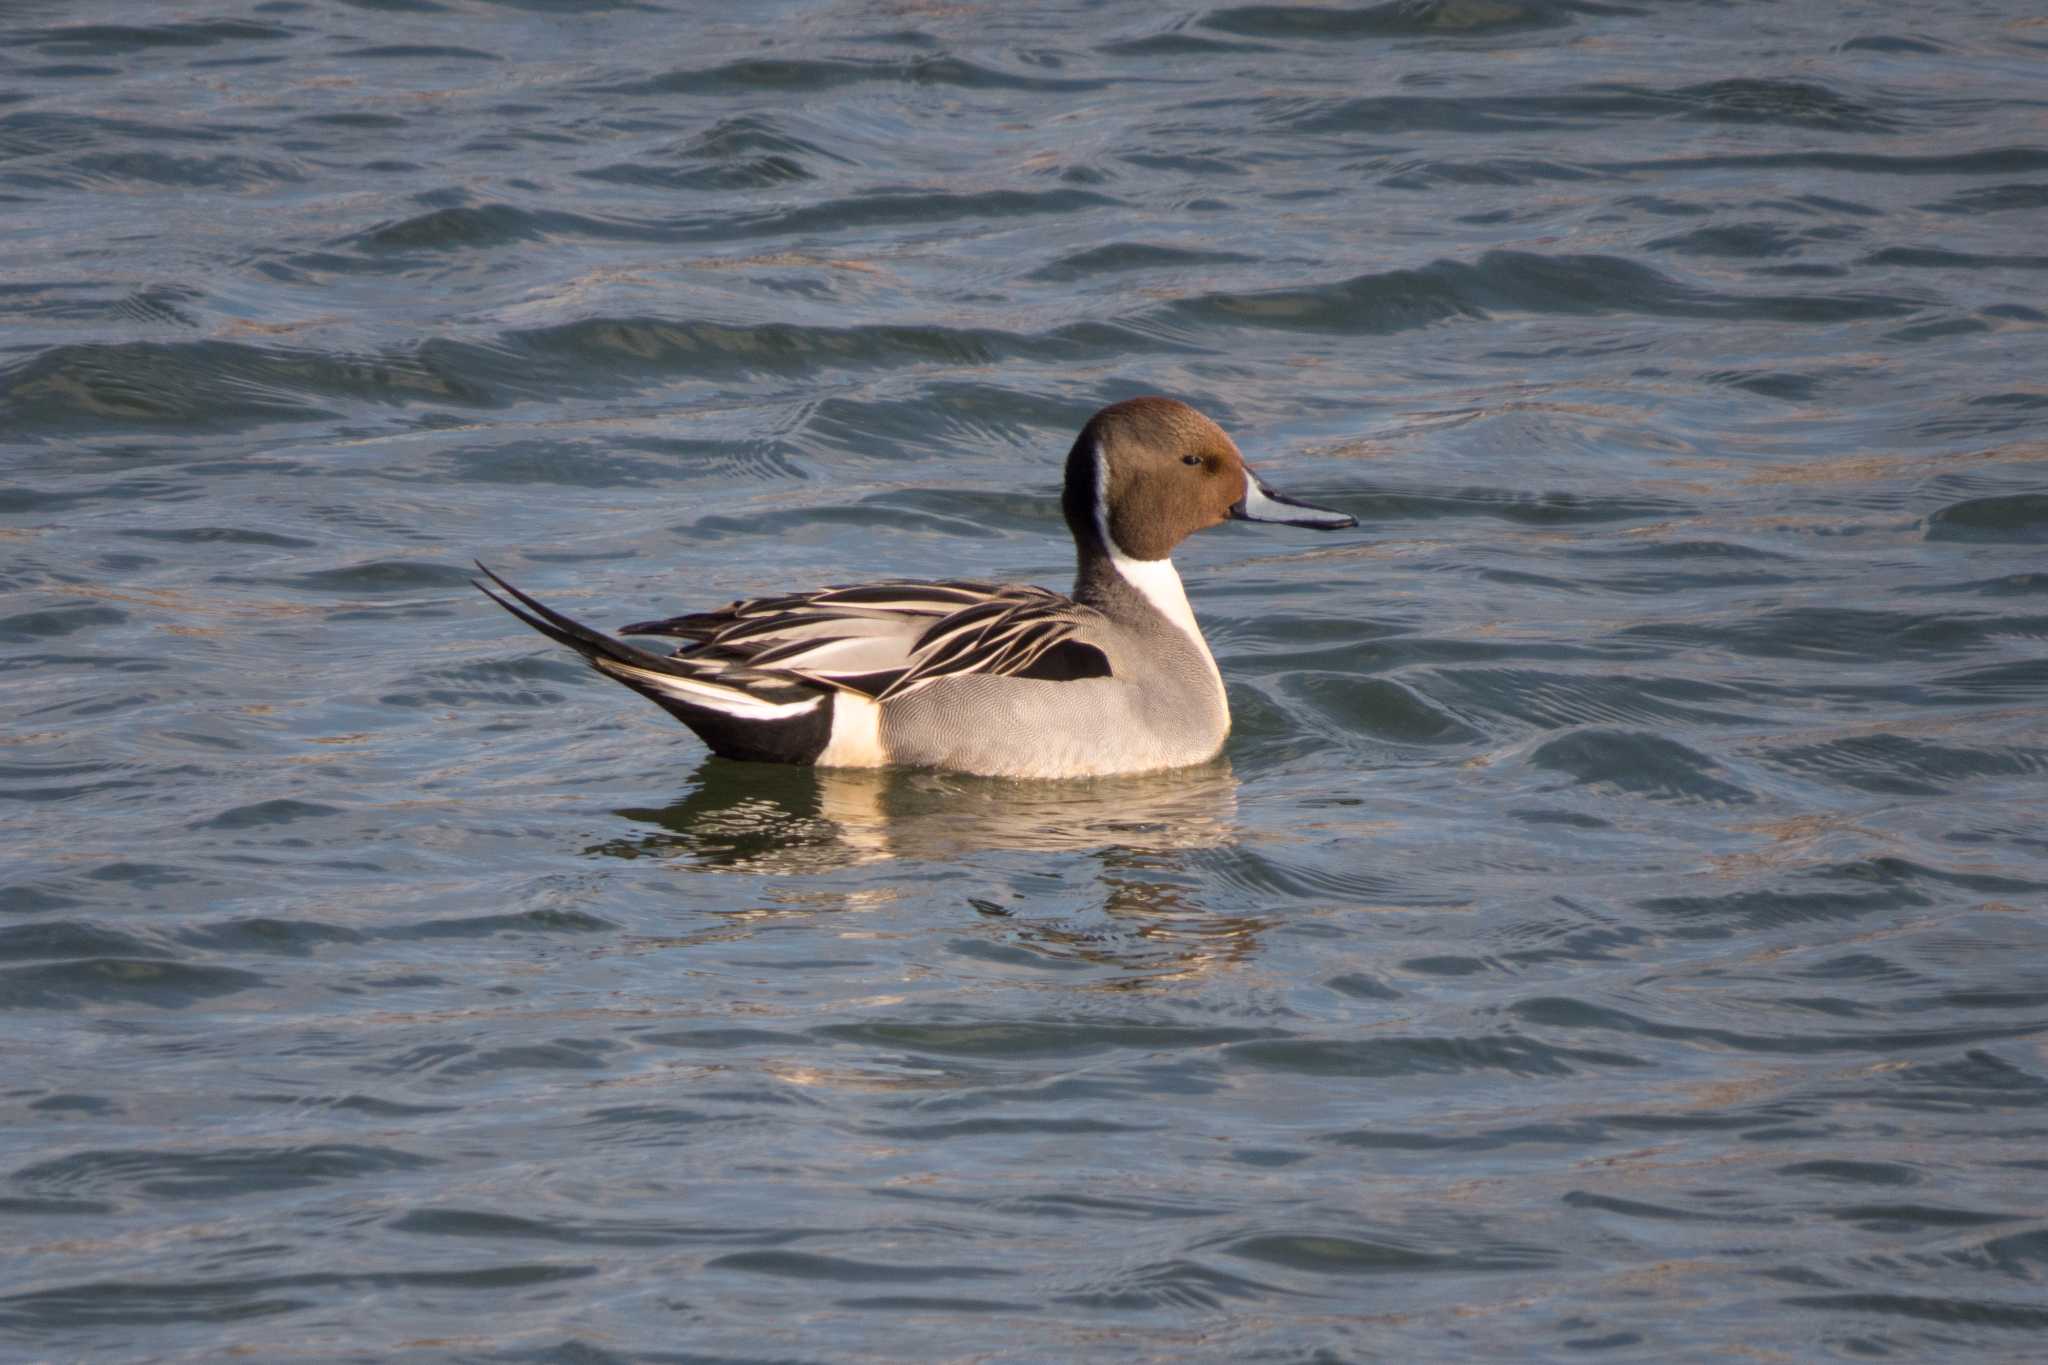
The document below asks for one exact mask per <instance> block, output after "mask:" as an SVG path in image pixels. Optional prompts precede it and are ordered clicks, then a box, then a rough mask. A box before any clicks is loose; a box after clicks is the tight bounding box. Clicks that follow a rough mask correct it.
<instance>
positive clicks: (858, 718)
mask: <svg viewBox="0 0 2048 1365" xmlns="http://www.w3.org/2000/svg"><path fill="white" fill-rule="evenodd" d="M817 763H818V766H819V767H821V768H883V767H887V766H888V763H889V755H888V753H887V752H886V751H884V750H883V748H882V708H881V706H880V705H879V704H877V703H876V701H875V700H874V698H872V697H864V696H862V695H861V694H860V693H858V692H841V693H839V694H838V695H836V696H835V697H833V698H832V738H831V739H830V740H829V741H828V742H827V743H826V745H825V752H823V753H821V754H819V755H818V759H817Z"/></svg>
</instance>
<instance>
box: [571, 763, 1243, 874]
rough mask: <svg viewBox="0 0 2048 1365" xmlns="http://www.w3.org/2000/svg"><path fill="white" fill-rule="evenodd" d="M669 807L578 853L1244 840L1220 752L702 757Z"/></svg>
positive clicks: (790, 855) (713, 856)
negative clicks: (1089, 762) (1046, 765)
mask: <svg viewBox="0 0 2048 1365" xmlns="http://www.w3.org/2000/svg"><path fill="white" fill-rule="evenodd" d="M691 778H692V785H691V788H690V790H689V791H688V792H687V793H686V794H685V795H683V796H681V797H679V798H678V799H676V800H675V801H673V802H671V803H670V804H668V805H666V806H660V807H629V808H626V809H623V810H620V811H618V812H617V814H619V815H620V816H623V817H624V818H625V819H627V820H630V821H632V822H634V824H635V825H637V826H639V827H640V829H639V831H638V832H636V833H633V834H628V835H624V836H621V837H619V838H614V839H607V840H605V841H603V842H602V843H597V844H593V845H591V846H590V847H588V848H586V849H585V850H584V852H585V853H587V854H596V855H602V856H605V857H611V858H673V859H686V860H688V861H689V863H690V864H691V865H692V866H693V867H695V868H697V869H700V870H704V871H719V870H725V871H736V872H750V873H817V872H826V871H830V870H832V869H834V868H843V867H855V866H860V865H863V864H867V863H874V862H880V861H884V860H887V859H891V858H905V859H916V860H924V861H945V860H949V859H953V858H959V857H962V856H966V855H971V854H975V853H980V852H985V851H989V850H1009V851H1017V852H1046V853H1054V852H1058V853H1087V852H1094V851H1098V850H1105V849H1111V850H1118V851H1120V852H1122V853H1136V854H1145V853H1164V852H1171V851H1175V850H1189V849H1202V848H1214V847H1218V846H1220V845H1223V844H1226V843H1229V842H1231V841H1233V840H1235V839H1236V838H1237V837H1239V833H1240V831H1239V830H1238V828H1237V779H1236V777H1235V775H1233V773H1232V772H1231V769H1230V763H1229V761H1228V760H1227V759H1218V760H1217V761H1215V762H1213V763H1209V764H1205V765H1203V766H1201V767H1198V768H1183V769H1176V770H1174V771H1171V772H1165V773H1147V774H1141V775H1137V776H1132V777H1119V778H1098V779H1090V780H1085V781H1064V782H1047V781H1037V782H1027V781H1014V780H1009V779H1004V778H987V777H970V776H966V775H964V774H959V773H939V772H903V771H874V770H865V769H829V768H799V767H791V766H784V765H779V764H762V763H737V762H733V761H730V760H727V759H722V758H707V759H705V760H704V762H703V763H702V764H701V765H700V766H699V767H698V768H697V770H696V772H695V773H693V774H692V775H691Z"/></svg>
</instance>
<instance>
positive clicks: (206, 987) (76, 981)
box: [0, 957, 269, 1010]
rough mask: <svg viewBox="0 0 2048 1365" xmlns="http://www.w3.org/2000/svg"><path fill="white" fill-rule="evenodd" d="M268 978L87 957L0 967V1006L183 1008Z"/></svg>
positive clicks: (186, 965) (161, 962)
mask: <svg viewBox="0 0 2048 1365" xmlns="http://www.w3.org/2000/svg"><path fill="white" fill-rule="evenodd" d="M268 984H269V982H268V981H266V980H265V979H264V978H263V977H260V976H258V975H256V973H254V972H245V971H241V970H238V969H236V968H233V967H208V966H200V965H197V964H194V963H189V962H171V961H165V960H163V959H162V958H157V957H151V958H146V959H138V958H133V957H89V958H81V959H78V960H76V961H68V962H49V963H39V964H37V965H34V966H28V967H10V968H8V969H6V970H5V971H0V1009H66V1010H70V1009H79V1008H82V1007H92V1006H99V1005H147V1006H150V1007H151V1008H154V1009H169V1010H177V1009H185V1008H187V1007H189V1006H192V1005H196V1004H198V1003H200V1002H201V1001H204V1000H217V999H219V998H220V997H222V996H226V995H235V994H237V993H239V992H241V991H247V990H254V989H256V988H257V987H259V986H265V985H268Z"/></svg>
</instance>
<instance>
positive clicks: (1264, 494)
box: [1230, 469, 1358, 531]
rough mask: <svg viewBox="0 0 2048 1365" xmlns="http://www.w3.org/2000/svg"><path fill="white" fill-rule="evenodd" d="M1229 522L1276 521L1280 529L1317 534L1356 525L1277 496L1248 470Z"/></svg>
mask: <svg viewBox="0 0 2048 1365" xmlns="http://www.w3.org/2000/svg"><path fill="white" fill-rule="evenodd" d="M1230 518H1231V520H1232V521H1277V522H1279V523H1281V524H1282V525H1283V526H1313V527H1315V528H1316V529H1317V530H1318V531H1341V530H1343V529H1344V528H1345V527H1346V526H1356V525H1358V518H1357V517H1348V516H1346V515H1344V514H1343V513H1342V512H1333V511H1331V510H1330V509H1329V508H1327V507H1317V506H1316V505H1315V504H1314V503H1308V502H1296V501H1295V500H1294V499H1293V498H1284V497H1282V496H1280V495H1279V494H1278V493H1275V492H1274V491H1273V490H1272V489H1270V488H1268V487H1266V485H1265V484H1264V483H1262V482H1260V480H1259V478H1258V476H1257V475H1255V474H1253V473H1252V472H1251V471H1250V470H1249V469H1247V470H1246V471H1245V472H1244V496H1243V497H1241V498H1239V499H1238V500H1237V501H1236V502H1234V503H1232V504H1230Z"/></svg>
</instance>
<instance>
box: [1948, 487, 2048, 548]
mask: <svg viewBox="0 0 2048 1365" xmlns="http://www.w3.org/2000/svg"><path fill="white" fill-rule="evenodd" d="M1927 538H1928V539H1929V540H1951V541H1965V542H1971V543H1977V544H1993V545H2048V493H2009V494H2005V495H2002V496H1999V497H1991V498H1971V499H1968V500H1966V501H1963V502H1954V503H1950V504H1949V505H1948V506H1946V507H1943V508H1941V509H1940V510H1939V511H1937V512H1935V513H1934V514H1933V515H1931V516H1929V517H1928V518H1927Z"/></svg>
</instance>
